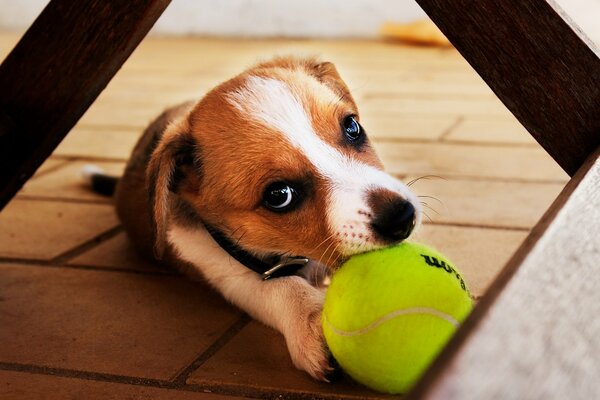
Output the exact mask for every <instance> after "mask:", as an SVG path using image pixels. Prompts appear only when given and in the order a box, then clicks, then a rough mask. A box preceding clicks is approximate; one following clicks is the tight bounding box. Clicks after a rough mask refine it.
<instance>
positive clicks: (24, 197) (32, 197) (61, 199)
mask: <svg viewBox="0 0 600 400" xmlns="http://www.w3.org/2000/svg"><path fill="white" fill-rule="evenodd" d="M15 198H16V199H20V200H29V201H52V202H61V203H74V204H98V205H112V201H111V200H110V198H108V199H107V200H100V199H74V198H67V197H55V196H38V195H31V194H17V195H16V196H15Z"/></svg>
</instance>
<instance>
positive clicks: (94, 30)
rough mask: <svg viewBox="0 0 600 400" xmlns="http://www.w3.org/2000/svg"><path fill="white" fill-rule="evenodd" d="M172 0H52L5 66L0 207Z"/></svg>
mask: <svg viewBox="0 0 600 400" xmlns="http://www.w3.org/2000/svg"><path fill="white" fill-rule="evenodd" d="M169 3H170V0H112V1H104V0H78V1H71V0H52V1H51V2H50V3H49V4H48V5H47V6H46V8H45V9H44V11H43V12H42V13H41V14H40V16H39V17H38V18H37V19H36V20H35V22H34V23H33V24H32V25H31V27H30V28H29V30H28V31H27V32H26V33H25V35H24V36H23V38H22V39H21V40H20V41H19V43H18V44H17V46H16V47H15V48H14V49H13V51H12V52H11V53H10V54H9V55H8V57H7V58H6V59H5V60H4V62H3V63H2V65H1V66H0V88H2V90H0V209H2V208H3V207H4V206H5V205H6V203H8V201H9V200H10V199H11V198H12V197H13V196H14V195H15V193H16V192H17V191H18V190H19V189H20V188H21V186H22V185H23V184H24V183H25V181H27V179H28V178H29V177H30V176H31V175H33V173H34V172H35V170H36V169H37V168H38V167H39V166H40V165H41V163H42V162H43V161H44V160H45V159H46V158H47V157H48V156H49V155H50V154H51V153H52V151H53V150H54V149H55V148H56V146H57V145H58V144H59V143H60V141H61V140H62V139H63V138H64V136H65V135H66V134H67V133H68V132H69V130H70V129H71V128H72V127H73V126H74V125H75V123H76V122H77V121H78V120H79V118H80V117H81V116H82V115H83V113H84V112H85V111H86V110H87V109H88V107H89V106H90V105H91V104H92V102H93V101H94V100H95V99H96V97H97V96H98V95H99V94H100V92H101V91H102V90H103V89H104V88H105V87H106V85H107V84H108V82H109V81H110V79H111V78H112V77H113V76H114V74H115V73H116V72H117V71H118V70H119V68H120V67H121V65H122V64H123V63H124V62H125V60H127V58H128V57H129V55H130V54H131V53H132V52H133V50H134V49H135V48H136V47H137V45H138V44H139V42H140V41H141V40H142V39H143V38H144V36H145V35H146V34H147V33H148V31H149V30H150V28H151V27H152V26H153V25H154V22H155V21H156V20H157V19H158V17H160V15H161V14H162V12H163V11H164V9H165V8H166V7H167V6H168V4H169Z"/></svg>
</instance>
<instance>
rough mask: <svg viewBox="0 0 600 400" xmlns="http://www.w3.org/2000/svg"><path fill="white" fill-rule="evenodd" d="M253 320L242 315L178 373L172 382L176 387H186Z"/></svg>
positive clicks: (246, 315)
mask: <svg viewBox="0 0 600 400" xmlns="http://www.w3.org/2000/svg"><path fill="white" fill-rule="evenodd" d="M250 321H251V318H250V317H249V316H248V314H242V316H241V317H240V318H238V319H237V321H235V322H234V323H233V324H232V325H231V326H230V327H229V328H228V329H227V330H226V331H225V333H223V334H222V335H221V336H220V337H219V338H218V339H217V340H215V341H214V342H213V344H211V345H210V346H209V347H208V348H207V349H206V350H204V352H202V353H201V354H200V355H199V356H198V357H196V359H195V360H194V361H192V362H191V363H190V364H189V365H188V366H186V367H184V368H183V369H182V370H181V371H180V372H179V373H177V374H176V375H175V376H174V378H173V379H171V382H172V383H173V384H175V385H185V384H186V382H187V380H188V378H189V377H190V375H191V374H192V373H193V372H194V371H196V370H197V369H198V368H200V367H201V366H202V365H203V364H204V363H205V362H207V361H208V360H209V359H210V358H211V357H212V356H214V355H215V354H216V353H217V352H218V351H219V350H221V348H223V346H225V345H226V344H227V343H229V341H230V340H231V339H233V338H234V337H235V336H236V335H237V334H238V333H239V332H240V331H241V330H242V329H243V328H244V327H245V326H246V325H248V323H249V322H250Z"/></svg>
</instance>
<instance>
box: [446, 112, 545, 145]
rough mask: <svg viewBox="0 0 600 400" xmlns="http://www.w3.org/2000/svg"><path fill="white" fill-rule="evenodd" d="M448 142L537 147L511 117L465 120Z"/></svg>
mask: <svg viewBox="0 0 600 400" xmlns="http://www.w3.org/2000/svg"><path fill="white" fill-rule="evenodd" d="M445 140H446V141H449V142H473V143H511V144H528V145H532V146H538V144H537V142H536V141H535V139H534V138H533V137H532V136H531V135H530V134H529V132H527V130H526V129H525V128H524V127H523V125H521V124H520V123H519V121H517V119H516V118H514V117H513V116H512V115H510V116H507V117H506V118H503V119H474V118H468V117H467V118H465V119H464V120H463V121H461V122H460V123H459V124H458V125H457V126H456V127H455V128H454V129H452V132H450V134H449V135H448V136H446V138H445Z"/></svg>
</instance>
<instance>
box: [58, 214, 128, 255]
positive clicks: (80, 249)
mask: <svg viewBox="0 0 600 400" xmlns="http://www.w3.org/2000/svg"><path fill="white" fill-rule="evenodd" d="M122 231H123V227H122V226H121V225H120V224H119V225H117V226H115V227H112V228H110V229H108V230H107V231H104V232H102V233H100V234H98V235H96V236H94V237H93V238H91V239H89V240H87V241H85V242H83V243H81V244H80V245H78V246H75V247H74V248H71V249H70V250H67V251H65V252H64V253H62V254H59V255H58V256H56V257H54V258H52V259H51V260H50V261H49V263H50V264H64V263H66V262H67V261H69V260H70V259H72V258H74V257H76V256H78V255H80V254H82V253H84V252H86V251H88V250H90V249H92V248H94V247H96V246H97V245H99V244H101V243H102V242H105V241H107V240H108V239H112V238H113V237H115V236H116V235H117V234H119V233H121V232H122Z"/></svg>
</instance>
